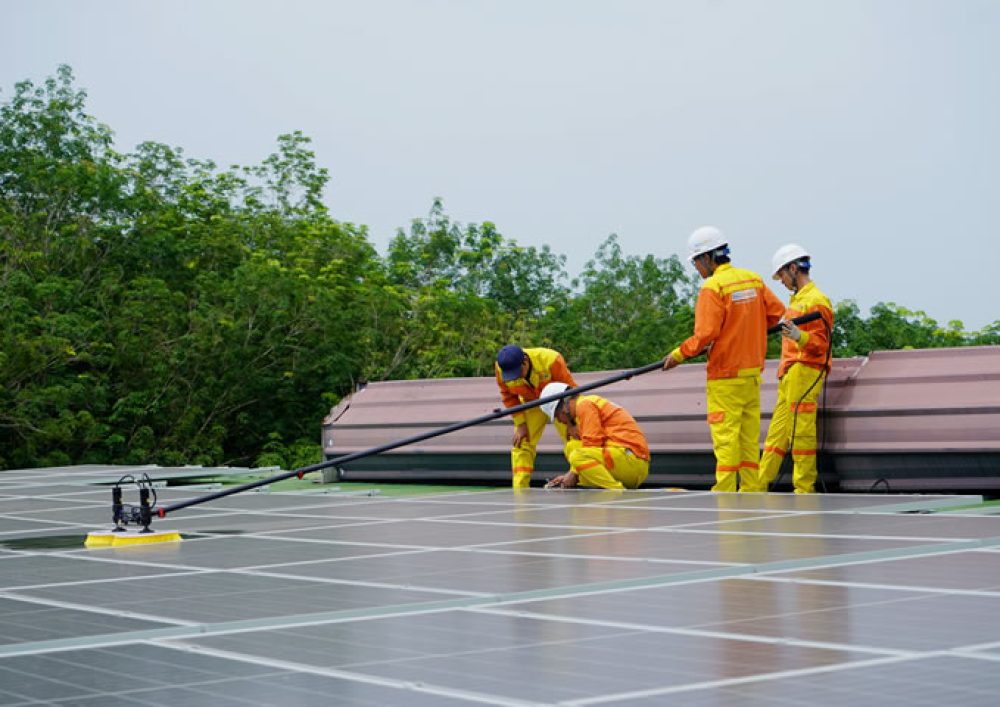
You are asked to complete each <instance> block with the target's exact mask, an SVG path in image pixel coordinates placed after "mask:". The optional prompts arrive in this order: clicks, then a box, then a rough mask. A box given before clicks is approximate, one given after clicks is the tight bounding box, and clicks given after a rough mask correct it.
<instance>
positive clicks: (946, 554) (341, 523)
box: [0, 468, 1000, 707]
mask: <svg viewBox="0 0 1000 707" xmlns="http://www.w3.org/2000/svg"><path fill="white" fill-rule="evenodd" d="M120 473H121V470H120V469H104V470H101V469H94V468H90V469H85V470H80V469H53V470H42V471H32V472H2V473H0V704H2V705H38V704H55V705H99V704H100V705H107V704H115V705H126V706H133V705H135V706H138V705H162V704H170V705H175V706H176V705H207V704H211V705H214V706H219V707H227V706H229V705H233V706H236V705H240V706H244V707H245V706H247V705H330V704H344V705H388V704H400V705H403V704H405V705H459V704H462V705H484V704H485V705H540V704H545V705H552V704H558V705H576V706H581V707H582V706H584V705H644V704H649V705H654V704H655V705H661V704H671V705H768V706H769V707H773V706H776V705H777V706H780V705H802V706H805V705H809V706H810V707H812V706H815V705H858V704H866V703H867V704H900V703H903V702H904V701H905V703H906V704H908V705H935V706H938V705H942V704H947V705H994V704H996V703H997V695H998V694H1000V664H998V662H1000V630H998V629H1000V516H992V515H985V514H975V513H961V512H929V511H935V510H942V509H946V508H954V507H956V506H960V505H962V504H963V503H969V502H973V501H975V500H978V499H971V498H963V497H943V496H887V495H846V494H845V495H829V496H808V497H804V496H793V495H777V494H771V495H749V494H744V495H735V494H733V495H729V494H712V493H707V492H668V491H663V490H640V491H633V492H607V491H582V490H581V491H561V490H558V491H557V490H553V491H544V490H541V489H533V490H529V491H525V492H515V491H513V490H508V489H503V490H495V491H485V492H452V493H442V494H436V495H432V496H408V497H395V498H387V497H379V496H357V495H349V494H343V493H336V492H334V493H329V494H322V493H280V494H279V493H246V494H239V495H235V496H230V497H228V498H224V499H220V500H218V501H215V502H212V503H209V504H204V505H200V506H194V507H191V508H188V509H185V510H183V511H179V512H178V513H177V514H176V515H173V516H169V517H168V518H167V519H165V520H162V521H156V522H154V529H158V530H168V529H172V530H179V531H180V532H182V533H183V535H184V538H185V540H184V541H183V542H181V543H159V544H151V545H142V546H136V547H125V548H106V549H85V548H83V538H84V535H85V534H86V533H87V532H88V531H89V530H97V529H108V527H109V525H110V524H109V523H108V522H107V521H108V517H109V515H110V493H109V491H108V490H107V488H99V487H95V486H94V485H92V484H91V483H90V482H92V481H94V480H100V479H105V480H106V477H113V476H117V475H120ZM178 473H180V472H178ZM188 473H193V472H188ZM197 493H201V492H200V491H191V490H186V489H184V488H183V487H179V488H176V489H174V488H166V489H161V490H159V500H160V503H161V504H166V503H172V502H175V501H179V500H182V499H184V498H188V497H190V496H191V495H192V494H197ZM130 495H133V494H131V491H128V492H127V493H126V496H127V498H126V501H131V500H132V499H130V498H129V496H130Z"/></svg>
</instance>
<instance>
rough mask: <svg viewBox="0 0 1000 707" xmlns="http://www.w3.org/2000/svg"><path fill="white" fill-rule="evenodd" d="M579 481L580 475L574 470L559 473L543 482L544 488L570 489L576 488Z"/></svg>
mask: <svg viewBox="0 0 1000 707" xmlns="http://www.w3.org/2000/svg"><path fill="white" fill-rule="evenodd" d="M579 482H580V477H579V476H578V475H577V473H576V472H575V471H567V472H566V473H565V474H560V475H559V476H557V477H556V478H554V479H549V480H548V482H547V483H546V484H545V488H547V489H553V488H562V489H571V488H576V485H577V484H578V483H579Z"/></svg>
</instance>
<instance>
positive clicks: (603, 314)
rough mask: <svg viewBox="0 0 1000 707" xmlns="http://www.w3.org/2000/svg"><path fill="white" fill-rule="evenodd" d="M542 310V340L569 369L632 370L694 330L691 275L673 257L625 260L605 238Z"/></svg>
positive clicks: (660, 355) (615, 243)
mask: <svg viewBox="0 0 1000 707" xmlns="http://www.w3.org/2000/svg"><path fill="white" fill-rule="evenodd" d="M573 287H574V292H573V293H572V294H569V293H567V294H565V295H564V296H563V298H562V300H561V301H560V302H559V303H558V304H556V305H554V306H553V307H552V308H551V309H550V311H549V312H548V313H547V315H546V317H545V319H544V321H543V322H542V324H541V331H543V332H544V338H545V340H546V341H548V342H551V343H552V344H553V345H555V346H556V348H558V349H559V350H560V351H562V352H563V354H564V355H565V356H566V357H567V359H568V360H569V361H570V364H571V366H573V368H574V369H576V370H601V369H612V368H632V367H636V366H640V365H643V364H647V363H651V362H652V361H655V360H657V359H658V358H663V356H665V355H666V354H667V353H668V352H669V351H670V350H671V349H672V348H673V347H674V346H676V345H677V344H678V343H680V341H682V340H683V339H684V338H685V337H687V336H689V335H690V333H691V331H692V329H693V326H694V308H693V300H694V297H695V294H696V292H697V290H696V287H697V284H696V282H695V280H694V278H693V277H692V276H690V275H688V274H687V273H686V272H685V269H684V266H683V264H682V263H681V262H680V261H679V260H678V259H677V257H676V256H671V257H670V258H665V259H664V258H656V257H654V256H652V255H647V256H635V255H624V254H623V253H622V249H621V246H620V245H619V243H618V237H617V236H616V235H614V234H612V235H611V236H609V237H608V238H607V239H606V240H605V241H604V243H602V244H601V245H600V247H598V249H597V253H596V255H595V256H594V259H593V260H590V261H589V262H588V263H587V264H586V266H585V267H584V270H583V273H582V274H581V275H580V277H579V278H578V279H576V280H574V281H573Z"/></svg>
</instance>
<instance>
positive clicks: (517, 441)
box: [510, 423, 528, 447]
mask: <svg viewBox="0 0 1000 707" xmlns="http://www.w3.org/2000/svg"><path fill="white" fill-rule="evenodd" d="M526 439H528V425H527V423H521V424H520V425H518V426H517V427H515V428H514V439H512V440H511V442H510V444H511V446H512V447H520V446H521V442H523V441H524V440H526Z"/></svg>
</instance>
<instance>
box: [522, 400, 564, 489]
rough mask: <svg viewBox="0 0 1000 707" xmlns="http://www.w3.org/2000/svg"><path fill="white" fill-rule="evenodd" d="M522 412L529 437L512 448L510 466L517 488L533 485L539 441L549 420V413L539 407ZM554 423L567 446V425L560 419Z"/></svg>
mask: <svg viewBox="0 0 1000 707" xmlns="http://www.w3.org/2000/svg"><path fill="white" fill-rule="evenodd" d="M521 414H522V415H524V421H525V422H526V423H527V425H528V439H526V440H524V441H523V442H521V444H520V446H517V447H513V448H512V449H511V450H510V467H511V470H512V471H513V474H514V477H513V486H514V488H516V489H517V488H528V487H529V486H531V472H533V471H534V470H535V456H536V454H537V449H538V442H539V440H541V438H542V432H544V431H545V425H546V424H548V422H549V417H548V415H546V414H545V413H544V412H542V411H541V410H539V409H538V408H529V409H527V410H525V411H524V412H523V413H521ZM552 424H553V425H555V428H556V431H557V432H558V433H559V436H560V437H561V438H562V441H563V447H565V446H566V425H564V424H562V423H561V422H558V421H553V423H552Z"/></svg>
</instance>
